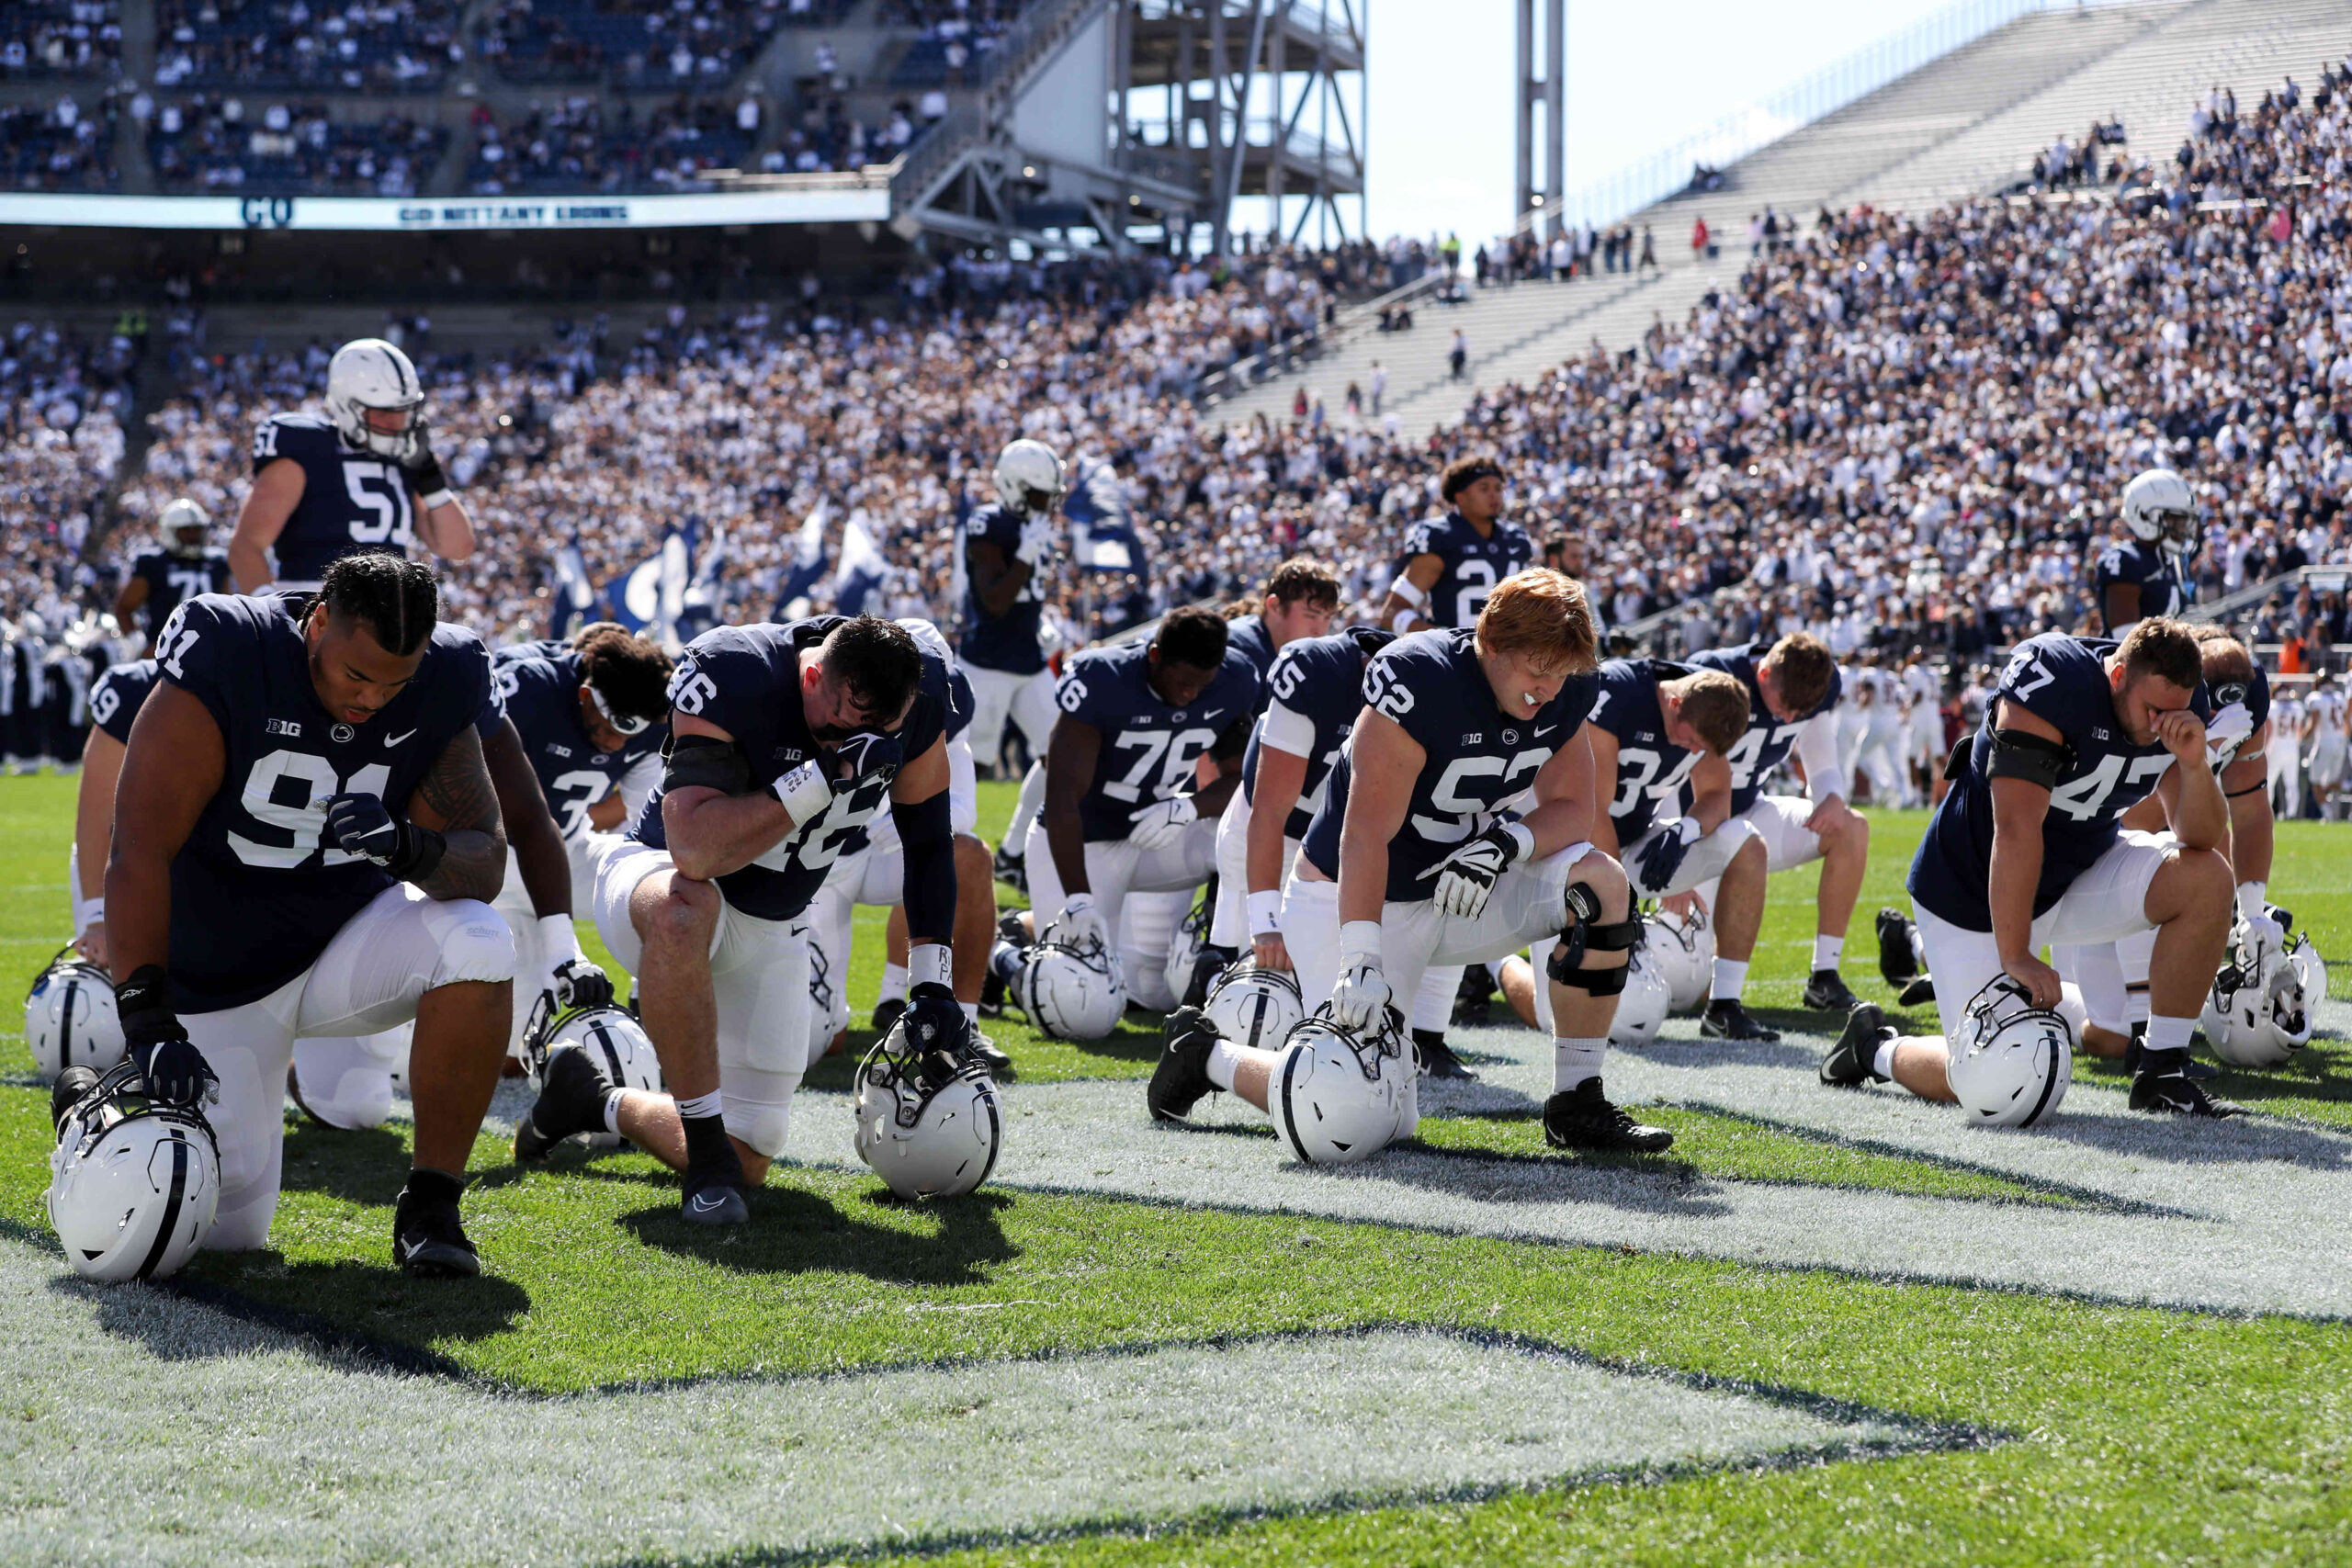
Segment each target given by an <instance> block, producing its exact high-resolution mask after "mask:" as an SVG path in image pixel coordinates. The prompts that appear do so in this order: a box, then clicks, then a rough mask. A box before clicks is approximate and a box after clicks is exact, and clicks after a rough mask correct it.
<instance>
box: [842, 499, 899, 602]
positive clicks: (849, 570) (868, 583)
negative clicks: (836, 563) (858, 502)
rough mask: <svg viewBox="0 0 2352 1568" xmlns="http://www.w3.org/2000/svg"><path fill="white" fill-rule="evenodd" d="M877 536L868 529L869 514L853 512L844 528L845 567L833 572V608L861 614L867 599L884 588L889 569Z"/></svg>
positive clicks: (843, 557) (843, 551) (843, 554)
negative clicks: (867, 518) (875, 538)
mask: <svg viewBox="0 0 2352 1568" xmlns="http://www.w3.org/2000/svg"><path fill="white" fill-rule="evenodd" d="M889 570H890V568H889V564H888V562H886V561H885V560H883V558H882V552H881V550H880V549H879V548H878V547H876V545H875V543H874V536H873V535H871V534H869V533H867V532H866V531H865V513H864V512H862V511H860V512H853V513H850V516H849V522H848V523H847V524H846V525H843V527H842V564H841V570H839V571H837V572H835V573H834V574H833V609H834V611H835V612H836V613H837V614H840V615H861V614H863V613H864V612H865V601H866V600H867V599H868V598H870V597H872V596H873V594H874V593H875V592H876V591H877V590H878V589H880V588H881V586H882V580H883V578H884V577H885V576H886V575H888V572H889Z"/></svg>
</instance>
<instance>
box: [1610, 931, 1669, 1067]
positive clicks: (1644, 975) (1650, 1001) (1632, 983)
mask: <svg viewBox="0 0 2352 1568" xmlns="http://www.w3.org/2000/svg"><path fill="white" fill-rule="evenodd" d="M1673 1004H1674V993H1673V991H1672V990H1671V989H1670V988H1669V987H1668V986H1667V983H1666V976H1664V975H1662V974H1660V973H1659V972H1658V966H1657V961H1656V960H1655V959H1653V958H1652V957H1651V956H1650V950H1649V949H1648V948H1646V947H1637V948H1635V949H1634V951H1633V953H1632V955H1631V960H1630V962H1629V963H1628V964H1626V969H1625V988H1624V989H1623V990H1622V991H1620V992H1618V993H1617V1016H1616V1017H1615V1018H1614V1019H1611V1021H1610V1024H1609V1043H1611V1045H1646V1044H1648V1043H1650V1042H1651V1041H1653V1040H1655V1039H1657V1032H1658V1030H1659V1028H1660V1027H1661V1026H1662V1025H1664V1024H1665V1022H1666V1015H1667V1013H1668V1011H1670V1010H1672V1007H1673Z"/></svg>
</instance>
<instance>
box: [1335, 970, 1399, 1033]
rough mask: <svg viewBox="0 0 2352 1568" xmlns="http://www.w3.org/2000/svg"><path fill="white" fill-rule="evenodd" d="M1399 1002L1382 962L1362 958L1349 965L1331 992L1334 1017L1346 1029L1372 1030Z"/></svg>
mask: <svg viewBox="0 0 2352 1568" xmlns="http://www.w3.org/2000/svg"><path fill="white" fill-rule="evenodd" d="M1396 1000H1397V993H1396V992H1394V991H1392V990H1390V989H1389V988H1388V977H1387V976H1385V975H1383V974H1382V973H1381V972H1380V960H1378V959H1376V958H1359V959H1357V960H1356V961H1355V962H1354V963H1353V964H1349V965H1348V967H1347V969H1346V971H1345V972H1344V973H1342V974H1341V975H1340V983H1339V985H1338V987H1335V988H1334V989H1333V990H1332V992H1331V1017H1332V1018H1333V1019H1334V1020H1335V1021H1337V1022H1338V1023H1339V1025H1340V1028H1342V1029H1370V1028H1371V1027H1372V1026H1373V1023H1374V1021H1375V1020H1377V1019H1378V1018H1379V1017H1380V1015H1381V1014H1382V1012H1384V1011H1385V1010H1387V1009H1388V1008H1390V1007H1393V1006H1395V1005H1396Z"/></svg>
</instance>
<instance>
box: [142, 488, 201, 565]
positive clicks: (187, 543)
mask: <svg viewBox="0 0 2352 1568" xmlns="http://www.w3.org/2000/svg"><path fill="white" fill-rule="evenodd" d="M191 534H192V535H193V537H190V535H191ZM155 536H156V538H157V539H158V540H159V541H160V542H161V543H162V545H163V547H164V551H165V553H167V554H170V555H175V556H177V557H179V558H181V559H182V560H196V559H198V558H201V557H202V556H203V554H204V547H205V544H206V542H207V541H208V540H209V539H210V538H211V536H212V513H209V512H207V511H205V510H204V508H203V507H201V506H198V504H197V503H196V502H193V501H190V500H189V499H188V498H187V496H184V495H183V496H180V497H178V498H177V499H176V500H175V501H173V502H172V503H171V504H170V505H168V506H166V507H164V514H163V515H162V516H161V517H159V518H157V519H156V520H155Z"/></svg>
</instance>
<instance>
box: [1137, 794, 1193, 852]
mask: <svg viewBox="0 0 2352 1568" xmlns="http://www.w3.org/2000/svg"><path fill="white" fill-rule="evenodd" d="M1200 819H1201V808H1200V807H1197V806H1195V805H1193V797H1192V796H1191V795H1170V796H1169V797H1168V798H1167V799H1166V800H1155V801H1153V802H1152V803H1151V804H1150V805H1149V806H1147V807H1144V808H1143V809H1141V810H1140V811H1137V812H1135V813H1134V814H1132V815H1131V816H1130V817H1129V818H1127V820H1129V821H1130V822H1132V823H1134V824H1135V826H1133V827H1132V828H1129V829H1127V842H1129V843H1131V844H1133V845H1135V847H1136V848H1137V849H1139V850H1142V851H1144V852H1146V853H1149V852H1151V851H1153V850H1164V849H1166V848H1167V847H1168V846H1169V845H1170V844H1172V843H1174V842H1175V841H1176V840H1179V839H1181V838H1182V837H1183V836H1184V829H1187V828H1189V827H1191V826H1192V825H1193V823H1195V822H1197V821H1199V820H1200Z"/></svg>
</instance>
